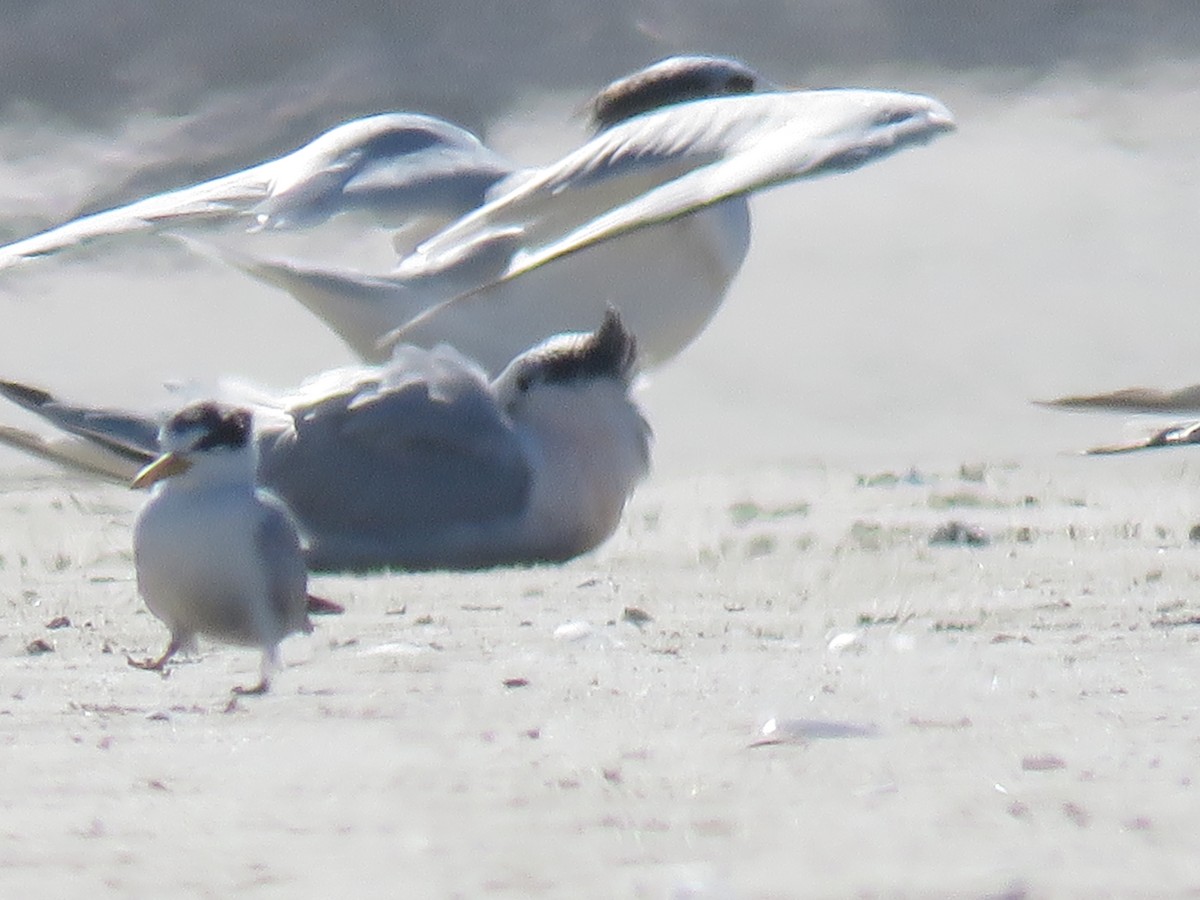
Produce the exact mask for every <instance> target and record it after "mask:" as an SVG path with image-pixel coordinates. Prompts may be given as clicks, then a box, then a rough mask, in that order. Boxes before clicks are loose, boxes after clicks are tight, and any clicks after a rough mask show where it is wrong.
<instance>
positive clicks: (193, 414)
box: [167, 400, 252, 450]
mask: <svg viewBox="0 0 1200 900" xmlns="http://www.w3.org/2000/svg"><path fill="white" fill-rule="evenodd" d="M251 422H252V417H251V414H250V411H249V410H246V409H240V408H229V407H225V408H223V407H221V406H220V405H219V404H216V403H213V402H212V401H207V400H206V401H204V402H201V403H193V404H191V405H190V406H186V407H184V408H183V409H181V410H180V411H179V412H177V413H176V414H175V415H174V416H172V417H171V421H170V423H169V424H168V426H167V428H168V429H169V430H170V432H171V433H172V434H176V435H182V434H185V433H186V432H189V431H201V432H203V433H204V436H203V437H201V438H200V440H198V441H197V442H196V443H195V444H194V445H193V448H192V449H194V450H212V449H214V448H216V447H229V448H237V447H244V446H246V444H247V443H248V442H249V440H250V433H251Z"/></svg>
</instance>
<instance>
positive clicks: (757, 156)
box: [230, 58, 954, 372]
mask: <svg viewBox="0 0 1200 900" xmlns="http://www.w3.org/2000/svg"><path fill="white" fill-rule="evenodd" d="M668 63H671V64H673V65H674V66H675V67H676V68H672V65H667V64H668ZM719 64H720V61H719V60H712V59H711V58H685V59H684V60H683V61H670V60H669V61H666V63H664V64H663V65H664V67H665V68H664V69H663V70H662V72H660V73H659V74H660V75H662V76H663V77H666V75H667V73H673V74H674V75H675V76H677V75H678V74H679V68H682V69H684V70H687V69H688V68H689V67H698V66H699V67H708V68H709V69H713V68H718V67H719ZM648 71H650V76H648V80H647V79H643V80H641V81H639V82H638V85H639V87H638V90H639V91H642V92H645V91H646V90H647V88H646V87H645V85H646V84H648V83H649V84H653V83H654V78H653V76H654V74H655V73H654V72H653V67H652V70H648ZM735 71H736V81H735V83H736V85H737V87H738V89H739V90H737V91H735V92H734V95H730V94H729V92H725V95H723V96H713V97H706V98H703V99H689V100H686V101H684V102H681V103H673V104H669V105H666V106H663V107H661V108H656V109H651V110H649V111H646V112H641V113H639V114H637V115H634V116H632V117H631V118H628V119H623V120H621V121H617V122H615V123H613V124H611V125H609V126H608V127H605V128H603V129H602V130H601V131H600V132H599V133H598V134H597V135H596V136H595V137H594V138H592V139H591V140H589V141H588V142H587V143H585V144H584V145H583V146H581V147H580V148H578V149H577V150H575V151H573V152H571V153H569V154H567V155H566V156H565V157H563V158H562V159H560V160H559V161H558V162H555V163H552V164H550V165H548V166H545V167H543V168H541V169H538V170H536V171H534V172H524V173H518V174H515V175H513V176H510V177H509V178H508V179H506V180H505V181H503V182H500V183H499V184H498V185H496V186H495V187H494V188H493V189H492V190H491V191H490V192H489V200H488V202H487V203H485V204H484V205H483V206H481V207H479V208H478V209H476V210H475V211H473V212H470V213H468V214H467V215H465V216H463V217H462V218H461V219H459V220H458V221H456V222H454V223H452V224H451V225H449V226H447V227H446V228H445V229H443V230H442V231H440V232H438V233H437V234H435V235H433V236H431V237H429V238H428V239H426V240H425V241H424V242H422V243H420V244H419V245H418V246H417V248H416V250H415V251H414V252H413V253H411V254H410V255H408V256H407V257H405V258H403V259H402V260H401V262H400V264H399V266H398V267H397V269H396V270H395V271H394V272H392V273H389V274H384V275H364V274H361V273H357V272H353V271H348V270H338V269H329V268H324V267H320V266H313V265H305V264H302V263H297V262H292V261H288V260H262V259H253V258H251V259H247V258H245V257H242V256H238V255H237V254H231V258H230V261H231V262H232V263H233V264H234V265H237V266H239V267H240V268H242V269H243V270H245V271H246V272H248V273H249V274H251V275H253V276H254V277H256V278H259V279H260V280H262V281H265V282H268V283H271V284H274V285H276V286H278V287H282V288H283V289H284V290H286V291H288V292H289V293H291V294H292V295H293V296H294V297H295V298H296V299H298V300H299V301H300V302H301V303H302V304H304V305H305V306H306V307H307V308H308V309H309V310H311V311H312V312H313V313H314V314H316V315H317V316H318V317H319V318H320V319H322V320H323V321H324V322H325V323H326V324H327V325H328V326H329V327H330V328H331V329H332V330H333V331H334V332H335V333H337V334H338V335H339V336H340V337H341V338H342V339H343V341H345V343H346V344H347V345H348V346H349V347H350V348H351V349H352V350H353V351H354V352H355V353H356V354H358V355H359V356H360V357H361V358H362V359H364V360H374V361H377V360H379V359H381V358H382V356H383V354H385V353H386V345H387V339H386V338H385V335H386V334H387V333H388V332H389V331H392V330H395V329H399V331H398V336H399V337H400V338H402V339H403V340H404V341H407V342H410V343H415V344H419V345H421V346H431V345H433V344H436V343H439V342H445V343H449V344H451V345H453V346H455V347H457V348H458V349H459V350H461V351H462V352H463V353H465V354H467V355H468V356H470V357H471V358H472V359H475V360H476V361H478V362H479V363H480V364H481V365H482V366H483V367H484V368H486V369H488V370H489V371H493V372H494V371H498V370H499V368H500V367H502V366H503V365H504V364H505V363H506V362H507V361H508V360H509V359H510V358H511V357H512V356H513V354H514V353H516V352H518V351H519V350H520V348H522V347H526V346H529V345H530V344H531V343H532V342H534V341H537V340H540V339H541V338H543V337H545V336H546V335H547V334H551V333H554V332H556V331H570V330H578V329H580V328H582V327H586V326H585V323H587V322H590V321H595V319H596V317H597V316H598V315H599V314H600V311H601V310H603V309H604V308H606V307H607V306H610V305H611V306H614V307H616V308H618V309H619V310H620V311H621V315H622V317H623V318H624V320H625V322H626V325H627V326H628V327H629V328H630V329H631V330H632V331H633V333H634V334H636V335H637V338H638V346H639V350H640V352H641V360H642V365H643V366H644V367H652V366H655V365H658V364H661V363H663V362H665V361H667V360H669V359H671V358H672V357H674V356H675V355H676V354H678V353H679V352H680V351H681V350H683V348H684V347H686V346H687V345H688V344H690V343H691V342H692V341H693V340H695V338H696V337H697V336H698V335H699V334H700V332H701V331H702V330H703V329H704V327H705V326H706V325H707V323H708V322H709V320H710V319H711V318H712V316H713V314H714V313H715V312H716V310H717V308H718V307H719V306H720V303H721V301H722V299H723V298H724V295H725V292H726V289H727V288H728V286H729V284H730V282H731V281H732V279H733V277H734V276H735V275H736V273H737V271H738V268H739V267H740V266H741V263H742V261H743V259H744V258H745V254H746V251H747V249H748V246H749V212H748V207H747V200H746V197H747V195H748V194H750V193H753V192H754V191H757V190H760V189H763V188H767V187H771V186H773V185H777V184H781V183H783V182H787V181H793V180H797V179H803V178H810V177H814V176H817V175H822V174H828V173H833V172H844V171H848V170H851V169H856V168H858V167H860V166H863V165H865V164H867V163H869V162H871V161H873V160H875V159H879V158H881V157H883V156H885V155H888V154H890V153H892V152H894V151H896V150H899V149H901V148H903V147H907V146H910V145H914V144H921V143H925V142H927V141H929V140H931V139H932V138H934V137H936V136H937V135H939V134H942V133H944V132H947V131H949V130H951V129H952V128H953V127H954V121H953V118H952V116H951V115H950V112H949V111H948V110H947V109H946V107H945V106H943V105H942V104H941V103H939V102H938V101H936V100H934V99H932V98H929V97H924V96H920V95H916V94H905V93H897V92H892V91H871V90H852V89H830V90H812V91H771V92H766V93H745V90H744V89H745V86H746V80H745V78H746V76H745V75H744V72H745V71H746V70H745V69H744V67H741V66H740V65H737V67H736V70H735ZM620 84H621V83H620V82H618V84H617V87H615V88H610V89H608V90H609V91H610V92H614V93H615V94H618V95H619V86H620ZM666 93H667V92H666V91H664V90H660V91H657V92H655V93H652V95H653V96H656V97H657V99H662V97H663V96H664V95H666ZM607 102H608V103H609V104H614V103H615V101H614V100H613V98H612V97H611V96H610V97H609V100H608V101H607ZM614 108H617V109H620V108H621V107H620V105H619V104H616V105H615V107H614ZM634 108H636V107H634ZM583 250H586V251H587V252H583V253H580V252H579V251H583ZM574 254H578V255H574ZM563 257H571V259H570V260H568V261H563V262H559V263H556V264H555V265H547V263H550V262H552V261H555V260H562V259H563ZM543 267H544V268H543ZM518 277H519V280H516V279H518ZM381 338H383V339H384V340H383V341H381Z"/></svg>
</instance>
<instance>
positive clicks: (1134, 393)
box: [1039, 384, 1200, 414]
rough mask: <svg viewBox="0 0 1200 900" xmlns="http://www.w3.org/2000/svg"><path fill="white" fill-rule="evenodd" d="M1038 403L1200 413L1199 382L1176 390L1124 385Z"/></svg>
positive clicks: (1139, 411)
mask: <svg viewBox="0 0 1200 900" xmlns="http://www.w3.org/2000/svg"><path fill="white" fill-rule="evenodd" d="M1039 405H1040V406H1052V407H1055V408H1057V409H1073V410H1109V411H1114V412H1126V413H1183V414H1187V413H1200V384H1193V385H1190V386H1188V387H1185V388H1179V389H1178V390H1174V391H1162V390H1158V389H1156V388H1146V387H1133V388H1123V389H1122V390H1119V391H1112V392H1111V393H1108V394H1080V395H1077V396H1073V397H1059V398H1058V399H1056V400H1044V401H1039Z"/></svg>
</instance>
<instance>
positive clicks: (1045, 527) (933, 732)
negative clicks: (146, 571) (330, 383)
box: [0, 460, 1200, 897]
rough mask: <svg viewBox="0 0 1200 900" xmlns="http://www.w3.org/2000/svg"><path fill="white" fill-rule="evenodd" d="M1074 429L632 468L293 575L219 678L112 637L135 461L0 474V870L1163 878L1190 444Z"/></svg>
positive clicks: (1186, 782) (27, 879)
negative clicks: (494, 559)
mask: <svg viewBox="0 0 1200 900" xmlns="http://www.w3.org/2000/svg"><path fill="white" fill-rule="evenodd" d="M1086 463H1087V464H1086V465H1085V466H1082V467H1081V466H1080V465H1078V464H1077V462H1076V461H1074V460H1071V461H1066V462H1061V463H1059V464H1054V465H1048V466H1037V465H1029V464H1025V465H1018V464H1005V465H988V464H968V465H967V466H966V467H965V468H964V469H961V470H960V469H955V468H951V469H948V470H938V471H926V470H919V469H918V470H901V471H897V472H891V471H886V470H881V471H861V472H859V471H853V470H850V469H845V468H841V467H836V466H824V465H820V464H817V463H812V464H809V465H797V466H787V467H778V468H774V469H772V468H767V467H762V468H757V469H754V470H751V471H746V472H721V473H710V474H705V475H691V476H683V475H680V476H678V477H673V478H664V479H661V480H655V481H652V482H651V483H650V484H648V485H647V486H646V487H645V489H643V490H642V491H641V492H639V493H638V494H637V496H636V497H635V499H634V501H633V502H632V504H631V506H630V509H629V511H628V515H627V517H626V521H625V524H624V525H623V526H622V528H621V529H620V532H619V533H618V534H617V535H616V536H615V537H614V539H613V540H612V541H610V542H609V543H608V544H607V545H605V546H604V548H603V549H602V550H600V551H599V552H598V553H595V554H593V555H591V556H589V557H586V558H583V559H580V560H577V561H575V562H572V563H571V564H569V565H566V566H561V567H538V568H530V569H517V570H506V571H496V572H484V573H478V574H466V575H463V574H457V575H452V574H420V575H413V574H408V575H399V574H397V575H387V576H376V577H370V578H358V577H353V578H351V577H322V578H319V579H317V581H316V586H315V587H316V590H317V591H318V592H319V593H322V594H323V595H326V596H329V597H331V598H334V599H336V600H338V601H340V602H343V603H345V605H346V606H347V612H346V614H345V615H344V616H341V617H336V618H322V619H320V620H318V627H317V630H316V632H315V633H314V634H313V635H311V636H307V637H300V638H293V639H291V640H290V641H288V642H287V643H285V645H284V658H285V660H286V666H285V669H284V670H283V671H282V672H281V673H280V674H279V675H278V676H277V677H276V679H275V682H274V685H273V688H272V692H271V694H269V695H268V696H265V697H261V698H241V699H238V700H237V701H236V702H231V700H230V694H229V693H228V691H229V688H230V687H231V686H232V685H233V684H236V683H243V682H245V683H249V681H251V680H253V678H254V673H255V672H256V667H257V655H256V654H255V653H253V652H249V651H244V650H237V649H230V648H213V647H211V646H206V647H205V648H204V649H203V651H202V652H201V653H200V654H199V656H197V657H194V658H191V659H188V660H185V661H183V662H181V663H180V664H179V665H178V666H175V667H174V668H173V669H172V670H171V671H170V675H169V677H166V678H161V677H159V676H157V675H154V674H150V673H144V672H139V671H136V670H134V669H131V668H129V667H128V665H127V664H126V661H125V656H126V654H131V655H133V656H135V657H138V656H142V655H145V654H149V653H155V652H157V651H159V650H160V649H161V646H162V644H163V642H164V640H165V633H164V630H163V628H162V626H161V625H160V624H159V623H158V622H157V621H156V620H155V619H154V618H153V617H152V616H150V615H149V614H148V613H147V612H146V611H145V609H144V608H143V607H142V605H141V603H140V602H139V601H138V600H137V598H136V596H135V587H134V584H133V582H132V580H131V561H130V552H129V546H128V543H129V524H130V519H131V516H132V513H133V510H134V508H135V506H136V503H137V500H138V498H137V497H136V496H135V495H133V494H125V493H122V492H120V490H119V489H116V488H97V487H94V486H90V485H86V484H81V483H64V482H63V481H62V480H61V479H59V478H48V477H38V476H30V477H28V478H25V479H24V480H13V481H9V482H7V483H6V488H7V490H6V491H5V492H4V494H3V495H2V497H3V500H2V503H3V506H2V507H0V518H2V519H3V520H4V521H6V522H8V523H10V524H9V525H8V527H6V529H5V530H4V537H3V539H2V541H0V547H2V550H0V561H2V564H3V567H2V568H0V584H2V585H3V596H4V597H5V598H6V607H7V609H6V612H5V618H6V620H7V622H8V626H7V628H6V632H5V637H4V638H3V640H0V666H2V667H3V685H4V692H3V696H0V722H3V725H4V727H3V732H2V733H0V734H2V737H0V746H2V751H0V752H2V754H3V758H4V761H5V771H6V773H7V777H6V779H5V785H6V786H5V788H4V792H3V794H4V806H5V817H4V822H5V824H4V827H3V831H2V833H0V871H2V873H3V874H2V875H0V884H3V887H4V893H5V894H7V895H10V896H64V895H69V894H73V895H79V894H83V893H88V894H89V895H98V896H104V895H124V896H144V895H148V894H151V893H154V894H168V893H169V894H173V895H184V896H230V895H233V894H238V895H241V896H298V895H303V896H319V895H328V894H330V893H333V892H341V893H351V894H354V895H357V896H380V897H382V896H431V897H432V896H438V897H452V896H456V897H477V896H514V897H517V896H547V897H550V896H554V897H566V896H572V897H590V896H595V897H604V896H634V897H791V896H851V895H857V896H879V895H888V896H897V895H906V896H1058V895H1064V894H1066V895H1073V896H1084V895H1087V896H1098V895H1109V896H1113V895H1124V896H1130V895H1139V896H1150V895H1154V896H1179V895H1184V894H1189V893H1191V892H1194V891H1196V890H1197V889H1198V888H1200V860H1198V858H1197V856H1196V854H1195V853H1194V847H1195V835H1196V833H1197V830H1198V829H1200V803H1197V802H1196V799H1195V792H1196V791H1197V790H1200V785H1196V784H1194V783H1193V782H1194V781H1195V780H1197V778H1200V768H1198V764H1197V753H1196V748H1197V742H1198V741H1200V718H1198V712H1197V702H1196V696H1197V676H1196V666H1195V663H1194V656H1195V654H1196V652H1197V646H1196V642H1197V640H1198V639H1200V628H1198V627H1197V622H1198V621H1200V597H1198V596H1197V594H1198V588H1197V580H1198V579H1200V549H1197V548H1196V547H1195V546H1194V545H1193V544H1192V543H1191V542H1190V541H1189V537H1188V531H1189V528H1190V526H1191V524H1192V520H1191V519H1189V518H1187V516H1186V514H1185V511H1184V510H1185V508H1186V504H1182V503H1180V502H1179V500H1178V496H1177V492H1175V491H1174V490H1173V489H1172V488H1170V487H1168V486H1165V482H1166V481H1167V479H1168V478H1169V477H1170V476H1171V475H1174V476H1175V477H1176V478H1179V477H1180V476H1182V477H1184V478H1185V480H1187V481H1189V482H1192V483H1193V484H1194V482H1195V480H1196V477H1197V475H1196V473H1195V471H1194V470H1193V471H1185V472H1182V473H1181V472H1179V471H1178V466H1177V464H1176V463H1171V464H1168V465H1167V466H1166V467H1165V468H1164V465H1162V464H1160V465H1151V466H1149V467H1146V466H1140V467H1137V468H1139V469H1140V470H1141V474H1142V476H1143V477H1141V479H1140V482H1139V481H1137V480H1130V479H1125V480H1122V481H1118V480H1117V479H1115V478H1112V477H1106V475H1105V471H1104V468H1105V467H1104V466H1097V465H1095V461H1086ZM1172 466H1174V469H1175V470H1174V471H1171V467H1172ZM1117 470H1120V471H1122V472H1123V474H1125V475H1127V476H1128V475H1131V474H1136V473H1135V472H1134V470H1133V469H1131V468H1130V467H1129V466H1124V467H1122V466H1120V464H1118V468H1117V469H1113V468H1111V467H1110V468H1109V469H1108V472H1109V473H1112V472H1114V471H1117ZM18 522H20V523H23V525H22V527H14V526H15V523H18ZM950 522H961V523H965V524H967V525H969V526H972V528H971V529H964V530H963V531H962V534H963V535H964V536H970V537H971V538H972V539H975V540H986V544H984V545H980V546H973V545H971V544H970V543H966V542H965V541H960V542H958V543H949V544H939V543H931V537H932V536H933V535H934V533H935V532H936V531H937V530H938V529H939V528H942V527H943V526H945V525H946V524H947V523H950ZM771 722H774V723H775V724H774V729H773V730H770V729H771V726H770V725H769V724H768V723H771ZM764 726H766V727H767V728H768V733H767V734H765V735H764V732H763V729H764ZM764 737H767V738H773V739H775V742H772V743H760V742H761V741H762V740H763V738H764Z"/></svg>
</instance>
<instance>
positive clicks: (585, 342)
mask: <svg viewBox="0 0 1200 900" xmlns="http://www.w3.org/2000/svg"><path fill="white" fill-rule="evenodd" d="M636 362H637V341H636V340H635V339H634V336H633V334H632V332H630V331H629V330H628V329H627V328H626V327H625V325H624V323H623V322H622V321H621V316H620V315H619V314H618V313H617V311H616V310H615V309H613V308H612V307H609V309H608V312H606V313H605V314H604V322H603V323H601V325H600V327H599V328H598V329H596V330H595V331H594V332H592V333H591V334H589V335H587V336H586V337H584V338H583V339H582V340H579V341H578V342H576V343H574V344H572V345H570V346H565V347H562V348H555V349H552V350H550V351H549V352H548V353H547V354H546V356H544V357H542V358H541V360H539V368H540V370H541V376H542V380H543V381H545V382H547V383H550V384H553V383H554V382H567V381H574V380H577V379H585V378H617V379H620V380H622V381H628V380H629V378H630V376H631V375H632V374H633V368H634V364H635V363H636Z"/></svg>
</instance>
